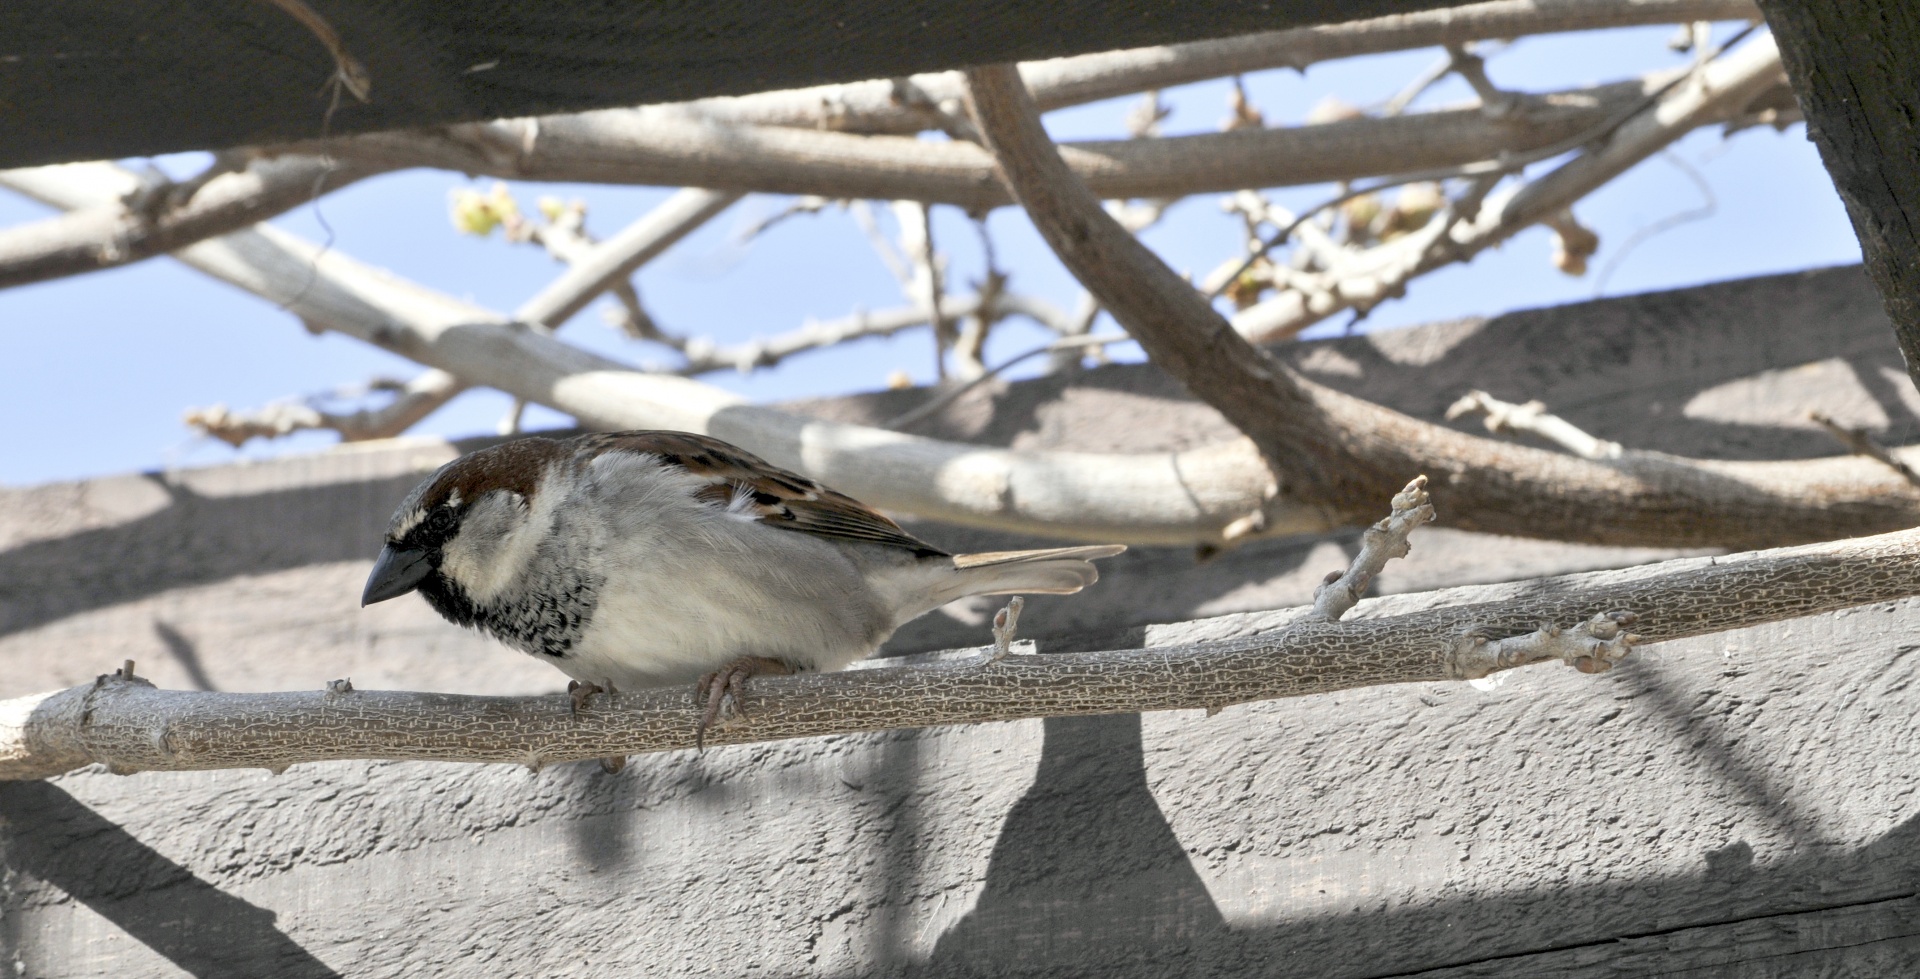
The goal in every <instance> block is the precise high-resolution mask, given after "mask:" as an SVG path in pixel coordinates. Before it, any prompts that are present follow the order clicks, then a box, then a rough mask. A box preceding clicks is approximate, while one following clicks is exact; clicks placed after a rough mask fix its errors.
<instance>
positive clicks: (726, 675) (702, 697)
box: [693, 656, 793, 751]
mask: <svg viewBox="0 0 1920 979" xmlns="http://www.w3.org/2000/svg"><path fill="white" fill-rule="evenodd" d="M792 672H793V667H791V666H788V665H787V664H785V663H782V662H780V661H779V660H777V659H767V658H766V657H764V656H742V657H740V658H739V659H737V660H734V661H733V662H731V663H728V664H727V665H725V666H723V667H721V668H719V669H717V670H715V671H713V672H712V673H708V674H706V675H704V676H702V677H701V678H700V682H699V683H698V684H697V685H696V686H695V687H694V693H693V702H694V703H695V704H700V703H704V704H705V705H706V708H705V709H704V710H702V711H701V713H700V721H699V723H697V724H695V725H694V729H693V744H694V747H696V748H698V749H699V750H701V751H705V750H706V748H707V729H708V728H711V727H713V726H715V725H717V724H719V723H721V722H722V721H724V720H731V719H733V718H736V717H738V718H745V717H746V716H747V689H746V684H747V680H748V679H749V678H751V677H755V676H762V675H766V674H775V675H785V674H789V673H792Z"/></svg>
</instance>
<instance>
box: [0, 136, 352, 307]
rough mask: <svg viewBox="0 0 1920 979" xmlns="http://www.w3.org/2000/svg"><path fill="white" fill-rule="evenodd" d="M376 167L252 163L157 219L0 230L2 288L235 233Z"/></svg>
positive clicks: (80, 215) (88, 213)
mask: <svg viewBox="0 0 1920 979" xmlns="http://www.w3.org/2000/svg"><path fill="white" fill-rule="evenodd" d="M377 172H379V169H378V168H373V167H368V166H366V165H364V164H360V163H353V164H340V163H333V162H330V161H327V160H323V159H320V158H319V157H312V156H283V157H280V158H278V159H271V160H267V159H263V160H255V161H253V162H252V163H251V165H249V166H248V167H247V168H246V169H244V170H239V171H235V172H232V173H225V174H221V175H219V176H217V177H214V178H213V179H212V180H209V181H207V183H206V184H205V185H204V186H202V187H200V188H199V189H198V190H197V191H196V192H195V193H194V194H193V196H192V197H191V198H189V199H188V200H187V201H186V203H184V204H182V205H180V206H178V207H175V208H170V209H167V210H164V211H161V212H160V213H158V214H154V215H151V216H149V215H144V214H140V213H137V212H136V211H135V210H134V209H132V208H129V207H128V206H126V205H125V204H123V203H121V202H120V201H117V200H115V201H111V202H103V203H100V204H96V205H94V206H92V207H88V208H85V209H82V210H77V211H72V212H70V213H67V214H63V215H60V216H59V217H54V218H48V219H46V220H44V221H37V222H34V223H33V224H26V225H20V226H17V227H12V228H6V229H0V289H8V288H12V287H13V286H21V285H26V284H28V283H32V282H45V281H47V280H48V279H58V278H61V277H64V276H69V275H79V274H81V273H84V272H95V271H98V270H100V269H107V268H114V267H117V266H121V265H128V264H131V263H133V262H138V261H141V260H142V259H147V258H152V257H153V256H155V255H161V254H165V253H166V252H170V251H173V250H174V249H176V248H180V247H183V246H185V245H190V244H192V243H194V242H196V241H200V240H203V239H206V238H211V237H214V236H216V235H223V234H226V233H227V232H229V231H237V230H239V229H241V228H244V227H247V226H248V225H251V224H256V223H258V222H260V221H265V220H266V219H268V218H271V217H273V216H274V215H276V214H279V213H281V212H283V211H287V210H290V209H292V208H295V207H298V206H299V205H301V204H303V203H305V202H306V201H308V200H309V199H311V198H312V197H313V196H314V194H315V193H316V192H319V191H322V190H325V191H334V190H339V189H340V188H342V187H345V186H346V185H347V184H350V183H353V182H354V181H356V180H361V179H364V178H366V177H370V176H372V175H373V174H375V173H377Z"/></svg>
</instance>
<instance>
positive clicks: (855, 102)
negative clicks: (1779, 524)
mask: <svg viewBox="0 0 1920 979" xmlns="http://www.w3.org/2000/svg"><path fill="white" fill-rule="evenodd" d="M1759 17H1760V11H1759V10H1758V8H1756V7H1755V6H1754V4H1753V2H1752V0H1494V2H1491V3H1471V4H1465V5H1462V6H1458V7H1445V8H1442V9H1439V10H1423V11H1420V12H1418V13H1410V14H1396V15H1393V16H1390V17H1377V18H1373V19H1370V20H1358V21H1351V22H1349V23H1344V24H1331V25H1327V26H1323V27H1301V28H1295V29H1292V30H1285V31H1267V32H1264V33H1259V34H1247V35H1243V36H1240V37H1229V38H1222V39H1220V40H1217V41H1197V42H1193V43H1189V44H1170V45H1163V46H1160V47H1151V48H1136V49H1133V50H1128V51H1107V52H1102V53H1099V54H1087V55H1079V56H1076V57H1071V58H1055V59H1052V60H1048V61H1033V62H1028V63H1026V64H1023V65H1021V66H1020V75H1021V78H1022V79H1024V80H1025V82H1026V84H1027V88H1028V89H1029V90H1030V91H1031V92H1032V93H1033V99H1034V102H1035V103H1036V104H1037V105H1039V106H1040V109H1041V111H1043V112H1051V111H1053V110H1054V109H1061V108H1066V107H1067V106H1072V105H1082V104H1084V103H1087V102H1098V101H1100V100H1101V99H1110V98H1114V97H1116V96H1121V95H1131V94H1133V93H1135V92H1144V91H1146V90H1148V89H1156V88H1171V87H1173V86H1175V85H1184V84H1187V83H1189V82H1198V81H1205V80H1206V79H1209V78H1223V77H1225V76H1228V75H1239V74H1246V73H1249V72H1255V71H1264V70H1266V69H1269V68H1292V69H1294V70H1296V71H1305V70H1307V68H1308V66H1310V65H1313V64H1317V63H1319V62H1322V61H1331V60H1334V59H1337V58H1351V57H1356V56H1359V55H1366V54H1379V53H1381V52H1385V51H1404V50H1408V49H1410V48H1426V47H1440V46H1442V45H1446V44H1462V43H1466V42H1468V41H1483V40H1489V39H1494V38H1513V37H1523V36H1526V35H1530V34H1549V33H1556V32H1561V31H1584V30H1597V29H1600V28H1607V27H1632V26H1639V25H1648V24H1681V23H1690V22H1692V21H1697V20H1757V19H1759ZM906 84H907V85H908V86H910V88H911V90H912V92H913V93H914V98H913V99H911V100H906V99H902V98H901V97H900V85H899V84H897V83H896V82H895V81H893V80H889V79H877V80H874V81H865V82H854V83H851V84H845V85H820V86H815V87H812V88H799V89H789V90H787V91H781V92H763V93H759V94H756V95H742V96H735V97H730V98H712V99H700V100H698V101H694V102H687V103H682V105H683V106H684V107H685V108H686V109H688V110H691V111H694V112H697V113H698V114H700V115H702V116H704V117H706V118H709V119H712V120H714V121H716V122H729V123H739V124H745V125H767V126H794V127H798V128H802V129H832V130H839V131H841V132H855V133H893V134H906V133H913V132H918V131H920V130H924V129H935V128H939V123H940V121H941V120H939V119H937V118H935V117H932V116H930V115H929V114H928V112H927V111H926V108H925V107H926V106H930V105H938V104H941V103H944V102H947V101H950V100H957V99H960V98H963V97H964V96H965V95H966V82H965V79H964V78H963V77H962V76H961V73H960V72H957V71H948V72H939V73H937V74H927V75H915V76H913V77H912V78H910V79H907V80H906Z"/></svg>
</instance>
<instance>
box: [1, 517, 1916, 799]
mask: <svg viewBox="0 0 1920 979" xmlns="http://www.w3.org/2000/svg"><path fill="white" fill-rule="evenodd" d="M1916 593H1920V531H1911V530H1909V531H1901V532H1898V533H1893V534H1887V535H1884V536H1880V537H1870V538H1860V539H1855V540H1845V541H1836V542H1832V543H1826V544H1815V545H1812V546H1809V547H1800V548H1791V549H1785V550H1777V551H1765V552H1759V553H1754V554H1743V555H1735V556H1731V557H1720V558H1715V559H1708V558H1690V559H1683V560H1679V561H1668V562H1663V563H1660V564H1653V565H1643V566H1640V567H1636V568H1629V569H1625V570H1621V571H1604V572H1597V573H1590V574H1583V575H1570V576H1566V577H1562V578H1552V579H1545V580H1539V581H1532V582H1519V583H1512V584H1500V585H1483V586H1474V587H1467V588H1455V589H1448V590H1446V591H1441V592H1433V593H1427V594H1421V595H1407V596H1395V597H1393V598H1387V599H1375V600H1372V601H1369V602H1365V603H1362V604H1361V605H1360V607H1359V608H1358V609H1356V613H1357V614H1356V615H1354V616H1349V617H1348V618H1346V619H1344V620H1342V621H1339V622H1327V621H1324V620H1321V619H1319V618H1317V617H1315V616H1314V615H1313V614H1312V612H1311V610H1310V609H1297V610H1294V612H1293V616H1292V618H1291V620H1290V621H1289V620H1286V619H1281V620H1280V624H1278V625H1277V626H1276V627H1275V628H1273V629H1272V630H1271V631H1267V632H1263V633H1259V634H1256V635H1252V636H1247V637H1244V638H1238V639H1230V640H1223V641H1217V642H1203V643H1197V644H1189V645H1179V646H1159V647H1150V648H1147V649H1135V650H1122V651H1112V652H1093V653H1052V654H1047V655H1025V654H1021V653H1017V652H1016V653H1012V654H1010V655H1007V656H1005V657H1003V658H999V659H997V660H993V661H991V662H983V657H982V656H980V655H973V656H967V657H964V658H952V659H945V660H940V661H935V662H931V663H925V664H918V665H908V666H894V665H886V664H884V662H883V663H880V664H875V665H874V666H872V667H871V668H867V669H855V670H848V671H843V672H839V673H816V674H806V675H800V676H791V677H765V678H762V679H759V680H756V681H755V683H754V686H753V688H752V689H751V691H750V692H749V693H748V695H747V697H746V699H745V704H744V705H743V706H745V707H746V708H747V711H746V717H745V718H743V719H738V720H736V721H734V722H732V723H729V724H727V725H725V726H722V727H720V728H717V729H714V730H709V731H708V732H707V733H706V741H707V743H708V744H714V745H718V744H747V743H758V742H767V741H777V740H783V739H789V738H800V737H817V736H821V735H828V734H847V733H854V732H861V731H879V730H888V729H894V728H904V727H916V728H917V727H928V726H936V725H946V724H974V723H982V722H987V721H1002V720H1014V719H1019V718H1031V717H1057V716H1069V715H1089V714H1117V713H1133V712H1138V711H1158V710H1183V709H1192V708H1210V709H1217V708H1219V707H1222V706H1226V705H1230V704H1236V703H1245V702H1249V701H1256V700H1269V699H1275V698H1280V697H1292V696H1301V695H1305V694H1312V693H1324V692H1329V691H1335V690H1343V689H1351V688H1354V687H1361V686H1370V685H1376V684H1384V683H1408V682H1426V683H1432V682H1442V681H1450V680H1464V679H1469V678H1474V677H1479V676H1485V675H1487V674H1488V673H1491V672H1494V671H1497V670H1502V669H1506V668H1509V667H1512V666H1514V665H1518V664H1520V663H1524V662H1529V661H1534V660H1539V659H1548V658H1552V659H1568V658H1570V659H1572V660H1574V661H1575V663H1576V665H1579V666H1582V668H1584V669H1588V670H1597V669H1601V668H1605V667H1608V666H1611V665H1612V664H1613V663H1614V662H1616V661H1617V660H1618V659H1619V658H1620V656H1621V655H1622V654H1623V653H1624V652H1625V651H1626V650H1627V649H1629V648H1630V647H1631V646H1632V645H1633V643H1634V642H1635V641H1638V642H1641V643H1653V642H1662V641H1668V640H1674V639H1680V638H1685V637H1688V636H1698V635H1707V634H1711V633H1717V632H1724V631H1726V630H1729V629H1735V628H1741V627H1745V626H1752V625H1758V624H1761V623H1766V622H1775V621H1780V620H1782V619H1789V618H1796V617H1800V616H1807V615H1816V614H1821V613H1825V612H1830V611H1835V610H1838V609H1842V608H1849V607H1853V606H1858V605H1863V604H1868V603H1873V602H1885V601H1892V600H1896V599H1901V598H1906V597H1909V596H1911V595H1914V594H1916ZM1621 609H1634V610H1637V611H1638V613H1639V614H1638V620H1637V622H1636V623H1635V628H1636V629H1637V630H1638V632H1639V633H1640V635H1638V636H1631V637H1630V636H1627V635H1626V634H1625V633H1624V631H1623V630H1622V629H1621V626H1622V625H1623V624H1624V622H1625V621H1629V619H1628V616H1627V615H1626V614H1621V613H1620V611H1619V610H1621ZM1276 618H1279V617H1276ZM1542 622H1549V623H1554V622H1562V623H1579V625H1577V626H1576V627H1574V628H1573V629H1568V630H1556V629H1555V628H1553V627H1549V628H1547V629H1540V626H1539V624H1540V623H1542ZM1535 630H1538V632H1537V633H1536V634H1534V635H1524V634H1525V633H1529V632H1535ZM1490 636H1512V637H1515V638H1514V639H1512V640H1506V639H1502V640H1500V641H1499V642H1497V643H1496V642H1483V641H1481V640H1482V639H1483V637H1490ZM1583 659H1584V660H1585V662H1584V663H1583V662H1581V661H1582V660H1583ZM701 707H702V705H701V704H700V703H699V702H698V699H697V698H696V696H695V692H694V689H693V687H692V686H691V685H688V686H685V687H669V688H661V689H657V690H644V691H636V692H633V693H623V694H618V695H608V696H606V697H605V698H604V699H596V700H595V701H594V702H593V704H592V705H590V706H589V707H588V708H587V709H584V710H581V711H578V712H575V711H573V710H571V709H570V701H569V699H568V698H567V697H566V696H565V695H560V694H556V695H554V696H550V697H469V696H458V695H452V694H427V693H397V692H378V691H359V690H353V689H351V688H350V687H349V686H347V685H345V684H329V685H328V689H316V690H313V691H310V692H303V693H277V694H236V693H205V692H197V691H181V690H156V689H154V688H153V687H152V686H151V685H150V684H148V683H147V682H146V681H144V680H139V679H137V678H135V677H134V676H133V675H132V670H131V669H128V668H124V667H123V672H122V673H119V674H115V675H109V676H103V677H101V678H100V679H99V680H98V681H96V682H95V683H92V684H85V685H82V686H79V687H74V688H70V689H68V690H62V691H57V692H54V693H46V694H39V695H36V696H32V697H24V698H20V699H17V700H11V701H7V702H5V703H0V778H5V779H32V778H44V777H48V776H52V775H56V774H59V773H61V772H65V771H71V770H73V769H75V768H79V767H82V766H84V765H88V764H104V765H106V766H107V767H108V768H109V770H111V771H116V772H121V773H131V772H136V771H185V770H206V769H219V768H266V769H269V770H273V771H281V770H284V769H285V768H286V767H287V766H289V765H295V764H302V763H307V762H316V761H336V760H345V759H390V760H424V761H460V762H503V763H510V764H521V765H528V766H531V767H535V768H538V767H540V766H543V765H548V764H553V763H557V762H570V761H585V760H588V759H595V758H603V757H607V756H611V755H631V754H641V753H646V752H655V751H671V750H677V749H685V748H691V747H693V746H694V739H695V733H694V728H695V721H696V720H697V719H698V718H699V716H700V712H701Z"/></svg>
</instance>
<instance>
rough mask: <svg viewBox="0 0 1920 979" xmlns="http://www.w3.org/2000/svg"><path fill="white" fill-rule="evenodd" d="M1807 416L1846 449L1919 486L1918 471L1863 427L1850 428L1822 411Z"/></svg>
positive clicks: (1919, 477) (1919, 474) (1919, 476)
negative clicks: (1902, 460)
mask: <svg viewBox="0 0 1920 979" xmlns="http://www.w3.org/2000/svg"><path fill="white" fill-rule="evenodd" d="M1807 418H1808V420H1810V421H1812V422H1813V423H1814V424H1816V425H1819V426H1820V427H1821V428H1824V429H1826V431H1827V434H1828V435H1831V436H1833V437H1834V438H1835V439H1838V440H1839V442H1840V444H1841V445H1844V446H1846V447H1847V450H1848V451H1850V452H1852V453H1853V454H1854V455H1859V456H1866V457H1867V458H1869V459H1873V460H1875V461H1878V462H1879V463H1880V464H1881V465H1884V466H1886V467H1887V468H1888V469H1891V470H1893V471H1894V472H1897V473H1899V474H1900V478H1901V479H1904V480H1906V481H1907V482H1909V483H1912V484H1913V485H1914V486H1920V473H1916V472H1914V470H1913V467H1912V466H1909V465H1907V464H1906V463H1904V462H1901V461H1900V460H1899V459H1897V458H1895V457H1894V455H1893V453H1891V452H1888V451H1887V448H1886V446H1884V445H1881V444H1880V443H1879V442H1877V441H1875V440H1874V438H1873V436H1872V435H1870V434H1868V433H1867V430H1866V429H1865V428H1852V427H1849V426H1846V425H1842V424H1840V423H1839V422H1837V421H1834V420H1833V417H1832V416H1831V415H1828V414H1825V413H1824V412H1818V411H1809V412H1807Z"/></svg>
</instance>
